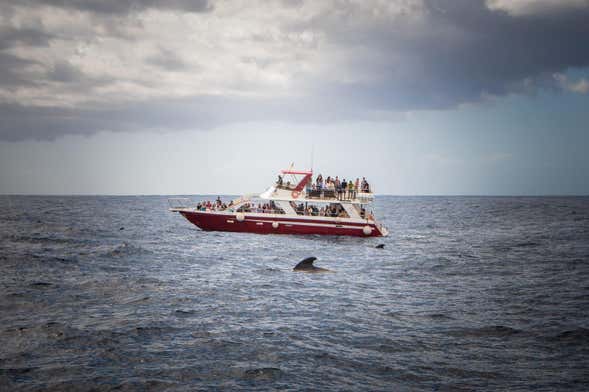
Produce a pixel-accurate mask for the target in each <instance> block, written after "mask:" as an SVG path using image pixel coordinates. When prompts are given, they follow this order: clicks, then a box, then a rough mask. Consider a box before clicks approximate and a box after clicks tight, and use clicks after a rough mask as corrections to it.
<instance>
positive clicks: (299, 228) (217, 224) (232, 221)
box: [179, 211, 383, 237]
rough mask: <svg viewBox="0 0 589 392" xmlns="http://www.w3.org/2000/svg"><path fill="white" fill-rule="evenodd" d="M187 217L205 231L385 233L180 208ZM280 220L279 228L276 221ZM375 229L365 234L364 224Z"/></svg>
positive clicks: (332, 223)
mask: <svg viewBox="0 0 589 392" xmlns="http://www.w3.org/2000/svg"><path fill="white" fill-rule="evenodd" d="M179 212H180V213H181V214H182V215H184V217H185V218H186V219H188V220H189V221H190V222H191V223H193V224H194V225H196V226H198V227H200V228H201V229H202V230H205V231H233V232H241V233H256V234H322V235H347V236H358V237H380V236H382V235H383V233H382V232H381V231H380V229H379V227H378V226H377V225H376V224H375V223H352V222H335V221H333V220H330V221H327V220H321V219H312V218H306V219H301V218H298V219H297V218H294V217H292V218H291V217H286V216H280V217H278V216H276V215H273V216H261V214H256V215H247V214H245V217H244V218H245V219H244V220H243V221H241V222H240V221H238V220H237V216H236V215H235V214H219V213H211V212H200V211H194V212H193V211H179ZM275 222H277V226H278V227H274V226H276V224H273V223H275ZM366 226H369V227H370V228H371V229H372V231H371V233H370V234H368V235H367V234H365V233H364V231H363V229H364V227H366Z"/></svg>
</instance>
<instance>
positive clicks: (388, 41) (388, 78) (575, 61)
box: [315, 0, 589, 110]
mask: <svg viewBox="0 0 589 392" xmlns="http://www.w3.org/2000/svg"><path fill="white" fill-rule="evenodd" d="M426 9H427V11H428V12H427V16H426V20H425V22H424V23H423V24H418V25H415V24H410V23H406V22H404V21H403V20H398V21H395V23H391V25H375V26H374V28H373V29H371V30H364V31H361V33H360V34H358V32H357V31H355V30H353V29H349V28H348V27H347V26H346V25H345V24H340V23H337V20H335V21H329V22H328V24H327V26H326V25H323V29H325V31H326V33H327V34H328V36H329V37H330V38H331V39H332V40H333V41H337V42H339V43H340V44H341V45H354V46H355V47H358V48H362V49H363V50H364V52H368V53H376V54H378V56H374V57H364V58H362V57H360V58H350V59H349V60H348V61H349V64H351V67H352V69H354V70H356V71H358V72H365V73H366V74H367V75H378V76H379V80H378V81H375V82H367V83H362V82H360V83H349V84H336V85H329V86H325V85H321V84H319V83H315V87H319V88H323V89H325V90H326V91H325V92H326V93H327V91H334V92H335V94H334V95H335V96H341V95H342V94H343V95H346V96H348V97H349V99H351V100H356V101H357V102H358V104H364V105H367V106H369V107H370V108H376V109H387V108H388V109H392V110H411V109H429V108H436V109H439V108H450V107H455V106H456V105H458V104H461V103H465V102H473V101H478V100H480V99H481V98H482V97H484V96H485V95H496V96H501V95H506V94H509V93H526V92H533V91H535V90H536V89H538V88H546V87H547V88H554V87H555V80H554V78H553V77H552V74H553V73H555V72H563V71H565V70H566V69H568V68H571V67H579V68H582V67H587V66H588V65H589V45H587V44H586V43H585V41H586V39H587V38H588V37H589V23H588V21H589V5H588V6H587V7H585V8H583V9H579V8H575V9H569V8H566V7H563V8H560V9H559V8H555V9H552V10H551V11H552V12H550V13H540V14H532V15H529V16H512V15H510V14H508V13H506V12H503V11H493V10H490V9H488V8H487V7H486V5H485V3H484V1H482V0H479V1H475V0H429V1H427V2H426ZM315 23H316V27H317V28H322V27H321V24H322V23H325V20H323V21H322V20H321V19H319V20H316V21H315ZM366 48H370V50H368V51H367V50H366ZM399 58H401V59H402V60H401V61H399Z"/></svg>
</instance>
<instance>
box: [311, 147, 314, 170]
mask: <svg viewBox="0 0 589 392" xmlns="http://www.w3.org/2000/svg"><path fill="white" fill-rule="evenodd" d="M314 156H315V144H314V143H313V144H312V145H311V172H313V158H314Z"/></svg>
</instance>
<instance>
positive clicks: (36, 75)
mask: <svg viewBox="0 0 589 392" xmlns="http://www.w3.org/2000/svg"><path fill="white" fill-rule="evenodd" d="M2 7H4V9H3V10H2V11H3V12H2V16H0V65H2V69H3V70H4V71H5V72H3V74H2V76H0V104H1V105H0V114H4V115H6V116H7V118H9V119H10V121H4V122H3V123H2V124H1V125H0V138H2V139H4V140H19V139H23V138H40V139H50V138H55V137H59V136H60V135H62V134H64V133H91V132H97V131H101V130H110V131H119V130H125V131H128V130H143V129H147V128H162V129H164V128H165V129H169V130H173V129H194V128H203V127H204V126H205V125H206V126H207V127H215V126H218V125H221V124H226V123H228V122H247V121H261V120H267V121H285V122H300V121H303V122H313V121H316V122H329V121H338V120H343V119H348V120H365V119H373V118H398V117H399V116H402V113H403V112H405V111H414V110H420V109H452V108H455V107H458V106H460V105H461V104H464V103H471V102H478V101H481V100H484V99H485V98H486V97H488V96H504V95H508V94H528V93H533V92H536V91H539V90H541V89H554V88H555V87H557V88H561V89H562V88H563V86H564V87H566V90H567V91H572V92H578V93H584V92H586V90H587V81H586V80H585V79H580V80H579V81H577V82H569V81H566V83H564V84H563V82H562V81H561V80H559V79H558V78H555V77H553V75H554V74H562V75H564V74H565V73H566V70H567V69H570V68H576V69H580V70H583V69H584V68H586V67H588V66H589V46H587V45H585V43H584V41H583V40H582V39H580V37H585V36H589V24H588V23H586V22H587V20H589V4H587V1H577V0H570V1H559V2H556V1H545V2H541V1H540V2H532V1H525V0H520V1H509V2H507V1H502V0H487V1H485V0H397V1H384V0H374V1H353V0H329V1H328V0H326V1H321V2H316V1H302V0H301V1H279V0H273V1H255V0H252V1H249V2H237V1H236V2H217V3H212V2H208V1H180V0H178V1H168V2H164V1H161V2H160V1H155V0H150V1H65V0H63V1H58V0H44V1H27V2H19V3H15V4H14V5H11V6H6V5H4V6H2ZM19 116H20V117H19ZM25 116H26V117H25Z"/></svg>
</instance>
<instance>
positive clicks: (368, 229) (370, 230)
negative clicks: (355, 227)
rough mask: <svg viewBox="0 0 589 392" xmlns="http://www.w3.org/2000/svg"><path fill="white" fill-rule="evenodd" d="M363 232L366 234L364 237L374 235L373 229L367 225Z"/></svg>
mask: <svg viewBox="0 0 589 392" xmlns="http://www.w3.org/2000/svg"><path fill="white" fill-rule="evenodd" d="M362 232H363V233H364V235H370V234H372V227H370V226H368V225H366V226H364V227H363V228H362Z"/></svg>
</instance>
